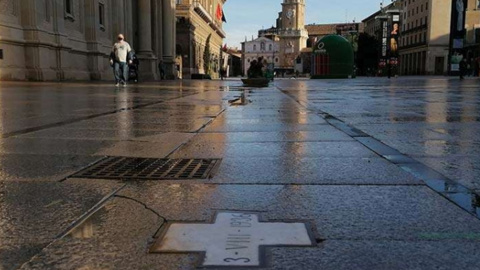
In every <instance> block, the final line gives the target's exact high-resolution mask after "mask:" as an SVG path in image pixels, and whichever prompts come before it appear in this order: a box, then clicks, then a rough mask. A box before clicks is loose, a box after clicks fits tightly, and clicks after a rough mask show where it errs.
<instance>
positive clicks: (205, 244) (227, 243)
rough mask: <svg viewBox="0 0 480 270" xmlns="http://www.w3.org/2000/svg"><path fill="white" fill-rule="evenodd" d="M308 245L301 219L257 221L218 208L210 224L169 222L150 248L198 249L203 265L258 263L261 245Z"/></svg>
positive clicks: (255, 217)
mask: <svg viewBox="0 0 480 270" xmlns="http://www.w3.org/2000/svg"><path fill="white" fill-rule="evenodd" d="M312 245H313V243H312V240H311V238H310V234H309V231H308V227H307V226H306V224H305V223H284V222H260V221H259V216H258V214H255V213H241V212H220V213H218V214H217V216H216V219H215V222H214V223H213V224H192V223H173V224H170V226H169V227H168V228H167V230H166V232H165V234H164V235H163V237H162V238H160V239H159V240H158V242H157V243H156V244H155V245H154V246H153V247H152V249H151V252H155V253H178V252H201V253H204V256H205V257H204V260H203V266H261V265H263V263H264V262H263V259H264V258H262V256H261V253H262V252H261V251H262V249H263V248H265V247H268V246H312Z"/></svg>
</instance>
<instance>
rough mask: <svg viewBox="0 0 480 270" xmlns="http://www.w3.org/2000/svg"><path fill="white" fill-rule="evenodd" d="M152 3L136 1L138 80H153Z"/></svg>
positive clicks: (148, 0)
mask: <svg viewBox="0 0 480 270" xmlns="http://www.w3.org/2000/svg"><path fill="white" fill-rule="evenodd" d="M152 12H153V10H152V3H151V0H138V39H139V48H138V50H137V56H138V59H139V60H140V69H139V73H140V79H141V80H143V81H145V80H153V79H155V60H156V59H155V57H154V55H153V51H152Z"/></svg>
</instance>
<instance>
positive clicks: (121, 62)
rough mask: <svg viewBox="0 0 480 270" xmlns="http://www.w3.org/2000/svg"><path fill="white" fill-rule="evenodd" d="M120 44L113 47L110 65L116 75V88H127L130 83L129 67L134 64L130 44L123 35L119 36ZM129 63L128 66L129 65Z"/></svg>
mask: <svg viewBox="0 0 480 270" xmlns="http://www.w3.org/2000/svg"><path fill="white" fill-rule="evenodd" d="M117 39H118V42H117V43H115V44H114V45H113V48H112V53H111V54H110V55H111V58H110V65H112V66H113V70H114V75H115V86H117V87H118V86H120V84H121V85H123V86H124V87H126V86H127V81H128V65H131V64H132V59H131V51H132V48H131V47H130V44H128V43H127V42H126V41H125V37H124V36H123V34H119V35H118V37H117ZM127 62H128V64H127Z"/></svg>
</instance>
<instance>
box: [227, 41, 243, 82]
mask: <svg viewBox="0 0 480 270" xmlns="http://www.w3.org/2000/svg"><path fill="white" fill-rule="evenodd" d="M223 54H224V56H225V57H224V63H223V65H222V67H223V68H224V70H225V71H226V74H225V76H226V77H240V76H242V75H243V70H242V51H241V50H239V49H238V48H225V49H224V53H223Z"/></svg>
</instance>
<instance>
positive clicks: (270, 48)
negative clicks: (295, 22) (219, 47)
mask: <svg viewBox="0 0 480 270" xmlns="http://www.w3.org/2000/svg"><path fill="white" fill-rule="evenodd" d="M479 1H480V0H479ZM268 50H269V51H271V50H273V49H272V44H270V45H268Z"/></svg>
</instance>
